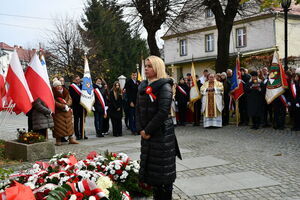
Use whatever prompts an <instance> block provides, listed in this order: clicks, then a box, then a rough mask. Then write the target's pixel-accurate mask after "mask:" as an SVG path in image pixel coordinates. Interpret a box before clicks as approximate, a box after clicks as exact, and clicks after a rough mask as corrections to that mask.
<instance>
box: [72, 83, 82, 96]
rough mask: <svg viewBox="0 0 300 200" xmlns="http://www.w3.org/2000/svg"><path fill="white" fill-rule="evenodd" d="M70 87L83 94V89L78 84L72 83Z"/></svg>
mask: <svg viewBox="0 0 300 200" xmlns="http://www.w3.org/2000/svg"><path fill="white" fill-rule="evenodd" d="M70 87H72V88H73V89H74V90H75V92H76V93H77V94H78V95H81V89H80V88H79V87H78V85H76V84H75V83H72V84H71V85H70Z"/></svg>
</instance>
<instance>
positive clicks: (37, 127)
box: [31, 98, 54, 137]
mask: <svg viewBox="0 0 300 200" xmlns="http://www.w3.org/2000/svg"><path fill="white" fill-rule="evenodd" d="M31 114H32V129H33V131H34V132H38V133H39V134H41V135H43V136H45V137H47V129H48V128H53V127H54V123H53V118H52V116H51V114H52V112H51V110H50V109H49V108H48V107H47V106H46V104H45V103H44V102H43V101H42V100H41V99H40V98H38V99H37V100H35V101H34V102H33V104H32V110H31Z"/></svg>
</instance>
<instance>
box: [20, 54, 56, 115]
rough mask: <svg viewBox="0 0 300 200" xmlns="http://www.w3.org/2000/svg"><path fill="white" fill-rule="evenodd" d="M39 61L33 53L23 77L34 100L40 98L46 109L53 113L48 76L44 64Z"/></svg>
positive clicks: (53, 103)
mask: <svg viewBox="0 0 300 200" xmlns="http://www.w3.org/2000/svg"><path fill="white" fill-rule="evenodd" d="M41 59H42V60H41V61H40V60H39V58H38V56H37V54H36V53H35V54H34V55H33V57H32V58H31V61H30V63H29V65H28V68H27V70H26V72H25V77H26V80H27V83H28V86H29V89H30V91H31V94H32V97H33V99H34V100H36V99H38V98H40V99H41V100H42V101H43V102H44V103H45V104H46V105H47V107H48V108H49V109H50V110H51V111H52V112H54V110H55V102H54V97H53V93H52V90H51V86H50V82H49V76H48V72H47V68H46V63H45V60H44V58H43V56H42V57H41Z"/></svg>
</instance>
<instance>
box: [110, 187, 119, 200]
mask: <svg viewBox="0 0 300 200" xmlns="http://www.w3.org/2000/svg"><path fill="white" fill-rule="evenodd" d="M108 191H109V198H110V199H113V200H122V194H121V190H119V189H118V187H116V186H115V185H113V186H112V187H111V188H108Z"/></svg>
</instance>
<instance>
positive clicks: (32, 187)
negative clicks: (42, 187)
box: [24, 182, 35, 190]
mask: <svg viewBox="0 0 300 200" xmlns="http://www.w3.org/2000/svg"><path fill="white" fill-rule="evenodd" d="M24 185H26V186H29V187H30V189H32V190H34V188H35V185H34V184H33V183H32V182H27V183H25V184H24Z"/></svg>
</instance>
